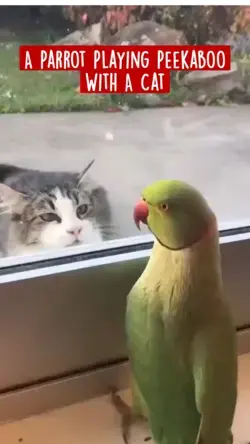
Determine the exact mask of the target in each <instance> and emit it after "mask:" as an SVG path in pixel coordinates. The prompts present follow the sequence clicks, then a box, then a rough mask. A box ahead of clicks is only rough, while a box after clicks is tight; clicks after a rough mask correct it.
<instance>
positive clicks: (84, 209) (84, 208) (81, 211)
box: [76, 204, 89, 219]
mask: <svg viewBox="0 0 250 444" xmlns="http://www.w3.org/2000/svg"><path fill="white" fill-rule="evenodd" d="M88 210H89V206H88V205H87V204H82V205H79V207H77V209H76V215H77V217H78V218H79V219H80V218H81V217H83V216H84V215H85V214H86V213H87V212H88Z"/></svg>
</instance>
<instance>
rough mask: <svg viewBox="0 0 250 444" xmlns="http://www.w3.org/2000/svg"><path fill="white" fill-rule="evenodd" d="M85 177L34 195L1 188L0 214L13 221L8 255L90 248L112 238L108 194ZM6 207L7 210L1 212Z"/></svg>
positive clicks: (44, 188) (41, 190) (0, 185)
mask: <svg viewBox="0 0 250 444" xmlns="http://www.w3.org/2000/svg"><path fill="white" fill-rule="evenodd" d="M77 177H78V179H77ZM82 177H83V176H81V177H80V179H79V176H77V175H76V176H72V177H70V180H68V181H67V180H66V178H65V181H61V183H60V185H59V184H58V185H53V186H52V185H46V186H44V187H43V188H42V189H39V190H38V191H34V192H32V193H31V194H30V193H25V194H21V192H18V191H16V190H14V189H13V188H11V187H10V186H7V185H5V184H0V214H1V213H3V212H6V211H7V213H8V214H9V215H10V217H11V222H10V230H9V239H8V241H7V244H8V247H7V251H8V254H15V251H17V252H18V254H28V253H29V251H34V248H35V251H37V250H39V249H40V248H45V249H46V248H64V247H67V246H70V245H75V244H78V243H84V244H89V243H93V242H100V241H102V240H103V239H105V238H107V237H109V235H110V234H109V232H111V231H112V225H111V224H110V207H109V202H108V198H107V193H106V190H105V189H104V188H103V187H101V186H99V185H98V184H95V183H93V182H88V181H85V180H84V181H83V180H82ZM4 205H6V208H7V210H6V208H5V207H4V211H2V210H1V208H2V207H3V206H4ZM5 210H6V211H5ZM110 230H111V231H110ZM30 247H31V249H30ZM13 251H14V253H13Z"/></svg>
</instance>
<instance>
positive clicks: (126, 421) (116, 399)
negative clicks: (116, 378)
mask: <svg viewBox="0 0 250 444" xmlns="http://www.w3.org/2000/svg"><path fill="white" fill-rule="evenodd" d="M110 395H111V402H112V404H113V406H114V407H115V409H116V411H117V412H118V413H119V414H120V416H121V434H122V437H123V441H124V443H125V444H129V438H130V431H131V426H132V425H133V424H134V423H136V422H140V421H145V418H143V416H141V415H138V414H135V413H133V411H132V409H131V407H129V405H128V404H126V402H124V401H123V399H122V398H121V397H120V396H119V395H118V393H117V390H116V388H114V387H111V388H110ZM149 439H150V437H147V438H146V441H149Z"/></svg>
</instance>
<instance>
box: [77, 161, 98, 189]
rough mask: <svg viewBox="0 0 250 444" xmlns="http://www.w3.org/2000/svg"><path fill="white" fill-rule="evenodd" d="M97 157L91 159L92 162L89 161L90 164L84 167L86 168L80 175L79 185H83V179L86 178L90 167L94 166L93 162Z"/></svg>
mask: <svg viewBox="0 0 250 444" xmlns="http://www.w3.org/2000/svg"><path fill="white" fill-rule="evenodd" d="M94 161H95V159H93V160H91V162H89V164H88V165H87V166H86V167H85V168H84V170H83V171H82V172H81V173H80V174H79V176H78V181H79V182H78V186H79V185H81V183H82V181H83V179H84V178H85V176H86V174H87V172H88V171H89V169H90V168H91V167H92V165H93V163H94Z"/></svg>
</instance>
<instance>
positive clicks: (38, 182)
mask: <svg viewBox="0 0 250 444" xmlns="http://www.w3.org/2000/svg"><path fill="white" fill-rule="evenodd" d="M249 20H250V19H249V8H248V7H243V6H242V7H238V6H237V7H224V6H213V7H212V6H209V7H208V6H192V7H191V6H185V7H184V6H152V7H151V6H133V7H132V6H131V7H129V6H112V7H108V6H70V7H69V6H67V7H66V6H65V7H62V6H57V7H55V6H54V7H52V6H46V7H45V6H1V7H0V57H1V58H0V94H1V100H0V112H1V113H2V115H1V119H0V130H1V164H0V182H1V183H0V198H1V201H2V203H1V216H0V250H1V255H2V256H20V255H21V256H23V257H26V256H27V257H28V256H29V257H30V255H34V254H38V253H44V254H48V255H49V254H50V253H51V252H53V254H54V253H55V252H57V251H58V252H59V251H61V250H62V249H65V248H69V247H74V248H75V249H78V250H77V251H80V250H81V249H83V248H84V247H85V246H86V245H88V248H89V246H90V245H91V247H93V248H97V246H99V245H100V243H102V242H106V241H109V240H114V239H120V238H128V237H131V236H137V235H141V234H145V233H146V230H142V232H141V233H139V232H138V230H137V228H136V227H135V225H134V222H133V217H132V214H133V206H134V204H135V202H136V201H137V200H138V199H139V198H140V194H141V191H142V189H143V188H144V187H145V186H146V185H148V184H150V183H151V182H153V181H155V180H158V179H164V178H175V179H182V180H186V181H188V182H190V183H191V184H193V185H195V186H197V187H198V188H199V189H200V190H201V191H202V192H203V193H204V195H205V196H206V198H207V199H208V200H209V202H210V203H211V206H212V207H213V209H214V211H215V212H216V214H217V216H218V220H219V222H220V223H221V224H223V223H227V224H228V223H229V224H230V223H232V224H237V223H242V220H243V219H246V220H247V219H248V218H249V214H250V209H249V208H250V201H249V190H250V175H249V161H250V155H249V136H250V125H249V116H250V108H249V105H248V103H249V101H250V96H249V79H250V64H249V61H248V55H249V52H250V44H249V38H248V37H245V32H246V30H247V29H248V26H249ZM247 35H248V34H247ZM124 39H125V40H126V41H127V42H128V43H133V44H135V45H141V44H145V43H146V44H168V43H171V44H176V45H178V44H180V43H189V44H192V45H195V44H206V43H207V44H208V43H214V44H219V43H222V44H224V43H227V44H228V43H229V44H230V45H231V47H232V56H233V63H232V66H231V70H230V71H227V72H225V73H223V75H222V74H221V73H219V74H218V72H213V73H211V72H210V73H206V72H205V73H204V72H198V73H195V74H196V76H194V73H192V72H189V73H188V72H185V73H183V72H182V73H181V74H180V75H177V74H175V75H173V76H172V78H171V92H170V93H169V94H137V95H136V94H130V95H119V94H118V95H101V94H91V95H86V94H83V95H82V94H79V74H78V73H77V72H21V71H19V68H18V48H19V45H20V44H30V43H31V44H33V43H40V44H52V43H60V44H61V43H62V44H63V43H68V44H71V43H73V44H81V43H82V44H88V45H89V44H95V45H98V44H100V43H101V44H107V45H109V44H122V43H124V41H125V40H124ZM93 160H94V162H93ZM4 185H5V186H4ZM7 204H8V205H7ZM10 204H11V205H10ZM9 206H11V211H10V210H9V209H8V208H9ZM7 207H8V208H7ZM98 248H99V247H98ZM70 251H72V250H71V249H70ZM58 254H59V253H58Z"/></svg>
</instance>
